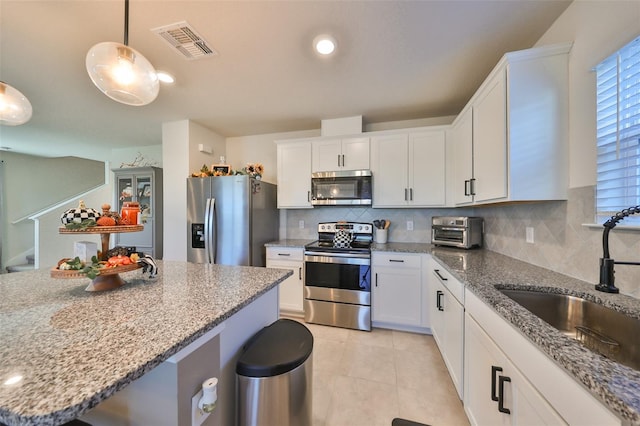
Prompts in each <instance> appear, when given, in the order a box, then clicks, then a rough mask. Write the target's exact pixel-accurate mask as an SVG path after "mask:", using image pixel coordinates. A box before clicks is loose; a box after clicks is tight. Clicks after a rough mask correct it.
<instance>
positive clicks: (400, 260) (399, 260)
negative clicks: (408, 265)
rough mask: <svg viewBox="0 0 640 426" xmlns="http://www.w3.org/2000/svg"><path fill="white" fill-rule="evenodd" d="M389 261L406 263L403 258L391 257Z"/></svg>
mask: <svg viewBox="0 0 640 426" xmlns="http://www.w3.org/2000/svg"><path fill="white" fill-rule="evenodd" d="M389 262H396V263H404V260H402V259H389Z"/></svg>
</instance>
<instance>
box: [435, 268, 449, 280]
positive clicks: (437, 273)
mask: <svg viewBox="0 0 640 426" xmlns="http://www.w3.org/2000/svg"><path fill="white" fill-rule="evenodd" d="M433 273H434V274H436V275H437V276H438V278H440V279H441V280H442V281H448V280H449V279H448V278H447V277H443V276H442V275H440V269H434V270H433Z"/></svg>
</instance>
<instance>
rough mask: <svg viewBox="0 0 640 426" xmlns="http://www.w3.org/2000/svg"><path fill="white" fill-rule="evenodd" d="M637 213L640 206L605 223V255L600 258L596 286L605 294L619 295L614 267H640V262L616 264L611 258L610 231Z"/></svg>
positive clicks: (603, 246)
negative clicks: (616, 265) (598, 279)
mask: <svg viewBox="0 0 640 426" xmlns="http://www.w3.org/2000/svg"><path fill="white" fill-rule="evenodd" d="M636 213H640V206H635V207H629V208H628V209H624V210H621V211H619V212H618V213H616V214H615V215H613V216H611V218H610V219H609V220H607V221H606V222H605V223H604V225H603V226H604V231H603V232H602V252H603V253H602V257H601V258H600V284H596V290H599V291H604V292H605V293H619V292H620V289H618V287H616V286H615V284H614V282H615V277H614V270H613V265H614V264H618V265H640V262H616V261H614V260H613V259H611V258H610V257H609V231H611V230H612V229H613V228H615V227H616V225H617V224H618V222H620V221H621V220H622V219H624V218H625V217H627V216H631V215H632V214H636Z"/></svg>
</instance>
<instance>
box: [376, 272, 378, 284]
mask: <svg viewBox="0 0 640 426" xmlns="http://www.w3.org/2000/svg"><path fill="white" fill-rule="evenodd" d="M376 287H378V273H377V272H376Z"/></svg>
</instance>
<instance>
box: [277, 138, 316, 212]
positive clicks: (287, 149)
mask: <svg viewBox="0 0 640 426" xmlns="http://www.w3.org/2000/svg"><path fill="white" fill-rule="evenodd" d="M276 143H277V144H278V147H277V155H278V208H280V209H282V208H296V209H303V208H312V207H313V206H312V205H311V142H310V141H287V142H276Z"/></svg>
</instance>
